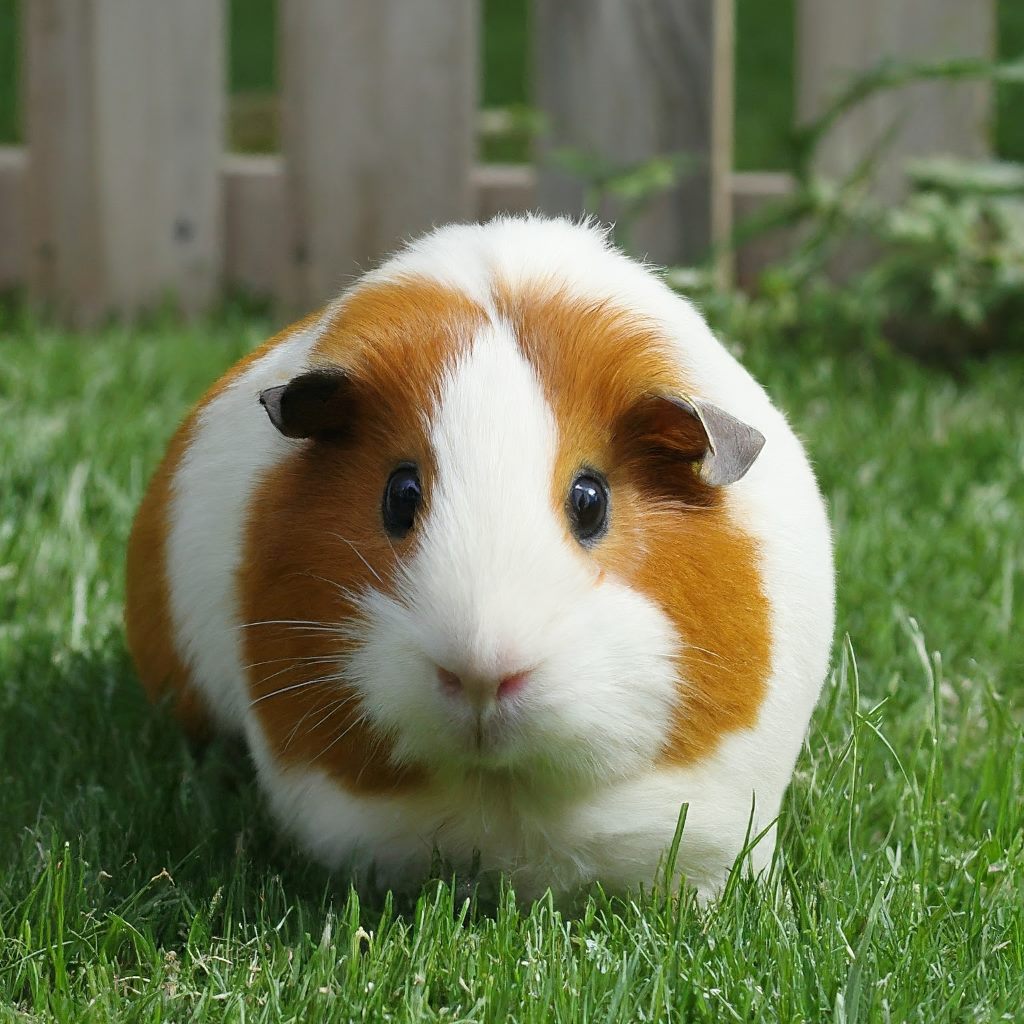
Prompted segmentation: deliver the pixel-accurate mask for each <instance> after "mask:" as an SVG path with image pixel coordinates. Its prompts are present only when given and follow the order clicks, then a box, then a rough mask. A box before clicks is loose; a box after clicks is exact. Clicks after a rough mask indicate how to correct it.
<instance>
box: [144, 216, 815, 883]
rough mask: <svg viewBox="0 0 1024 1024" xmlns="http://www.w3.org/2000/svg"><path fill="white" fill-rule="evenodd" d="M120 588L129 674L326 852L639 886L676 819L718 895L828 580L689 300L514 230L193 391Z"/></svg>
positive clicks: (614, 260)
mask: <svg viewBox="0 0 1024 1024" xmlns="http://www.w3.org/2000/svg"><path fill="white" fill-rule="evenodd" d="M126 604H127V607H126V626H127V635H128V643H129V646H130V649H131V652H132V655H133V657H134V660H135V663H136V666H137V669H138V673H139V676H140V677H141V680H142V682H143V684H144V686H145V688H146V690H147V691H148V693H149V694H150V695H151V696H152V697H154V698H157V697H161V696H163V697H164V698H165V699H169V701H170V703H171V704H172V705H173V707H174V709H175V710H176V713H177V715H178V716H179V718H180V720H181V721H182V722H183V723H184V725H185V727H186V728H188V729H189V730H191V731H192V732H195V733H200V734H201V733H209V732H211V731H213V732H222V733H235V734H239V735H240V736H242V737H244V740H245V742H246V744H247V746H248V750H249V751H250V753H251V757H252V760H253V762H254V764H255V768H256V772H257V774H258V778H259V783H260V785H261V788H262V790H263V791H264V792H265V795H266V798H267V800H268V802H269V805H270V807H271V809H272V813H273V815H274V816H275V817H276V819H278V821H279V822H280V824H281V825H282V826H283V827H284V828H285V829H287V830H288V831H289V832H290V833H291V835H292V836H294V837H295V838H296V839H297V840H298V842H299V843H300V845H301V846H302V847H304V848H305V849H306V850H307V851H308V852H309V853H310V854H312V855H313V856H315V857H316V858H318V859H319V860H321V861H323V862H325V863H327V864H329V865H333V866H336V867H338V868H344V869H346V870H349V871H352V872H353V876H354V877H360V873H372V875H373V877H374V878H375V879H376V881H377V883H378V884H386V885H389V886H394V887H400V886H408V885H410V884H414V883H415V882H416V881H417V880H418V879H423V878H424V877H425V876H426V875H427V873H428V872H429V871H430V868H431V865H436V864H437V863H438V860H437V859H435V858H439V859H440V862H441V863H444V864H447V865H449V866H451V867H452V868H453V869H454V870H456V871H458V870H460V869H462V870H467V869H470V868H472V870H474V871H476V872H480V873H481V875H483V874H488V873H490V875H491V877H501V876H503V875H504V876H507V877H508V878H509V879H510V881H511V884H512V886H513V888H514V889H515V891H516V893H517V895H518V896H519V897H520V898H525V899H529V898H532V897H534V896H536V895H538V894H539V893H542V892H543V891H544V890H546V889H548V888H550V889H551V890H552V891H553V892H554V893H555V894H556V896H565V897H566V898H571V895H572V894H573V893H575V892H577V891H578V890H579V889H580V887H581V886H584V885H586V884H588V883H591V882H594V881H598V882H600V883H602V884H603V885H604V886H605V887H607V888H608V889H610V890H612V891H622V890H628V889H631V888H633V887H636V886H640V885H646V884H650V883H652V882H655V881H656V880H657V879H659V878H661V877H662V876H661V874H660V873H661V872H662V871H663V870H664V865H665V858H666V852H667V851H668V850H669V848H671V847H673V846H674V839H675V837H676V834H677V825H678V823H679V822H680V819H681V814H682V813H685V819H684V827H683V830H682V836H681V841H680V842H679V845H678V848H677V852H676V859H675V870H676V876H675V877H674V878H673V882H674V883H679V882H682V881H685V883H686V884H688V885H690V886H693V887H696V889H697V892H698V894H699V896H700V897H702V898H708V897H710V896H713V895H714V894H715V893H716V892H717V891H718V890H719V889H720V888H721V886H722V884H723V882H724V880H725V879H726V878H727V876H728V874H729V872H730V870H731V869H732V867H733V865H734V863H735V862H737V860H738V859H739V860H740V861H741V862H742V863H743V864H745V865H747V866H748V867H749V868H752V869H753V870H754V871H755V872H760V871H762V870H763V869H764V868H765V867H766V866H767V865H769V863H770V862H771V859H772V853H773V848H774V843H775V821H776V818H777V815H778V813H779V807H780V801H781V799H782V797H783V794H784V792H785V789H786V787H787V785H788V783H789V780H790V777H791V775H792V771H793V766H794V762H795V760H796V757H797V754H798V752H799V749H800V747H801V744H802V742H803V737H804V734H805V732H806V729H807V724H808V720H809V717H810V715H811V711H812V709H813V707H814V704H815V702H816V700H817V697H818V693H819V690H820V688H821V685H822V681H823V679H824V677H825V674H826V671H827V669H828V662H829V655H830V647H831V642H832V632H833V614H834V612H833V607H834V576H833V566H832V553H831V537H830V529H829V525H828V519H827V515H826V510H825V506H824V502H823V500H822V497H821V495H820V492H819V490H818V487H817V484H816V482H815V478H814V475H813V472H812V469H811V466H810V464H809V462H808V459H807V456H806V455H805V452H804V450H803V447H802V446H801V443H800V441H798V439H797V438H796V436H795V435H794V433H793V431H792V430H791V429H790V427H789V426H788V425H787V422H786V420H785V418H784V417H783V415H782V414H781V413H780V412H779V411H778V410H776V409H775V408H774V407H773V405H772V404H771V402H770V401H769V399H768V397H767V395H766V394H765V392H764V390H763V389H762V388H761V387H760V385H758V384H757V383H756V382H755V381H754V379H753V378H752V377H751V376H750V374H749V373H748V372H747V371H746V370H745V369H743V367H742V366H740V364H739V363H738V362H737V361H736V359H735V358H734V357H733V356H732V355H731V354H730V353H729V352H728V351H727V350H726V349H725V348H724V347H723V346H722V345H721V344H720V343H719V342H718V341H717V340H716V339H715V337H714V336H713V334H712V333H711V331H710V329H709V328H708V326H707V325H706V323H705V322H704V320H703V319H702V318H701V316H700V315H699V314H698V313H697V312H696V311H695V309H694V308H693V306H691V305H690V304H689V303H688V302H686V301H685V300H684V299H682V298H680V297H679V296H678V295H677V294H675V293H674V292H673V291H672V290H671V289H670V288H669V287H668V286H667V285H666V284H665V283H664V282H663V281H662V280H661V279H660V278H659V277H658V276H656V275H655V274H654V273H653V272H652V271H651V270H650V269H648V268H646V267H644V266H642V265H641V264H639V263H636V262H634V261H632V260H631V259H629V258H627V257H626V256H625V255H623V254H622V253H621V252H619V251H618V250H616V249H615V248H614V247H613V246H612V245H611V244H610V242H609V240H608V238H607V237H606V234H605V232H604V231H602V230H600V229H599V228H597V227H595V226H593V225H591V224H581V223H577V222H573V221H569V220H565V219H544V218H541V217H526V218H501V219H497V220H494V221H491V222H489V223H487V224H483V225H470V226H466V225H456V226H449V227H444V228H441V229H438V230H435V231H432V232H431V233H429V234H427V235H426V236H424V237H422V238H420V239H419V240H417V241H414V242H412V243H411V244H409V245H408V246H407V247H405V248H404V249H402V250H401V251H400V252H398V254H397V255H395V256H393V257H392V258H391V259H389V260H387V261H386V262H385V263H384V264H383V265H382V266H381V267H379V269H377V270H374V271H372V272H370V273H367V274H366V275H364V276H363V277H362V278H361V279H360V280H359V281H357V282H356V283H355V284H354V285H353V286H352V287H351V288H349V289H348V290H347V291H346V292H345V293H344V294H343V295H342V296H341V297H340V298H338V299H337V300H336V301H334V302H332V303H331V304H329V305H328V306H327V307H326V308H324V309H323V310H321V311H319V312H317V313H314V314H313V315H311V316H308V317H307V318H306V319H304V320H301V321H300V322H298V323H297V324H295V325H294V326H292V327H289V328H288V329H287V330H284V331H283V332H282V333H280V334H278V335H277V336H276V337H274V338H272V339H271V340H270V341H268V342H266V344H264V345H263V346H262V347H261V348H258V349H257V350H256V351H255V352H253V353H252V354H251V355H250V356H248V357H247V358H245V359H243V360H242V361H241V362H240V363H238V364H237V365H236V366H235V367H233V368H232V369H231V370H229V371H228V372H227V373H226V374H225V375H224V376H223V377H222V378H221V379H220V380H219V381H218V382H217V383H216V384H214V385H213V387H212V388H211V389H210V390H209V391H208V392H207V393H206V395H205V396H204V397H203V398H202V399H201V400H200V402H199V403H198V405H197V406H196V407H195V409H194V410H193V411H192V413H191V414H190V415H189V416H188V418H187V419H186V420H185V422H184V424H183V425H182V426H181V427H180V429H179V430H178V432H177V433H176V434H175V435H174V437H173V439H172V440H171V442H170V445H169V448H168V451H167V454H166V456H165V458H164V460H163V462H162V463H161V465H160V467H159V468H158V469H157V471H156V474H155V476H154V477H153V479H152V482H151V483H150V485H149V488H148V491H147V493H146V495H145V497H144V499H143V501H142V505H141V508H140V509H139V512H138V516H137V518H136V520H135V525H134V528H133V531H132V535H131V540H130V543H129V549H128V563H127V602H126ZM683 805H686V808H685V812H684V810H683ZM757 837H760V838H759V841H757V842H753V840H754V839H755V838H757Z"/></svg>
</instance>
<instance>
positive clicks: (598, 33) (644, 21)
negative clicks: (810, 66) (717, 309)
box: [534, 0, 733, 264]
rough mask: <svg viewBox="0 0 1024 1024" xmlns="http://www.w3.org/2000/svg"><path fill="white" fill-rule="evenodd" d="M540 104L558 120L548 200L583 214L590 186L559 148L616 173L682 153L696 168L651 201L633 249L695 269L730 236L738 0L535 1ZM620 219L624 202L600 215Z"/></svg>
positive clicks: (549, 157)
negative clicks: (559, 158)
mask: <svg viewBox="0 0 1024 1024" xmlns="http://www.w3.org/2000/svg"><path fill="white" fill-rule="evenodd" d="M534 10H535V25H536V30H535V32H534V40H535V43H534V48H535V51H536V69H535V90H536V100H537V103H538V106H539V107H540V109H541V111H542V113H543V115H544V117H545V118H546V120H547V124H548V131H547V132H546V134H545V137H544V139H543V141H542V145H541V163H542V170H541V176H540V186H539V188H540V193H539V199H540V204H541V206H542V207H543V208H544V209H545V210H547V211H549V212H552V213H570V214H577V213H579V212H580V211H581V210H582V209H583V207H584V193H585V188H584V183H583V181H582V180H581V178H580V176H579V175H574V174H570V173H566V172H565V171H564V170H562V169H560V168H558V167H557V166H555V164H554V163H553V159H554V155H555V154H556V152H557V151H558V150H560V149H565V148H569V149H572V150H576V151H578V152H581V153H586V154H591V155H593V156H595V157H597V158H599V159H600V160H602V161H604V162H611V163H613V164H615V165H627V164H635V163H639V162H642V161H646V160H649V159H650V158H652V157H655V156H665V155H671V154H682V155H684V156H685V157H687V158H688V159H689V160H691V161H692V166H691V167H690V169H689V172H688V173H687V174H686V176H685V177H684V178H683V179H682V180H681V181H680V182H679V184H678V185H677V186H676V187H674V188H672V189H670V190H668V191H667V192H665V193H663V194H661V195H660V196H658V197H657V198H656V199H654V200H653V201H651V202H650V203H649V204H648V206H647V208H646V211H645V212H644V213H643V215H642V216H641V217H640V218H639V219H638V220H637V222H636V223H635V225H633V226H632V228H631V230H630V243H631V248H632V249H634V250H636V251H638V252H640V253H643V254H646V255H649V256H650V258H651V259H653V260H654V261H656V262H658V263H669V264H671V263H695V262H698V261H700V260H702V259H703V258H705V257H706V256H707V255H708V253H709V251H710V248H711V245H712V243H713V241H715V240H723V239H725V238H726V237H727V236H728V233H729V220H730V205H729V200H728V180H727V179H728V173H729V171H730V170H731V167H732V79H733V55H732V51H733V46H732V41H733V5H732V0H534ZM594 212H596V213H598V214H599V215H600V216H602V217H604V218H605V219H613V220H614V219H618V218H621V216H622V214H623V207H622V205H621V204H617V203H614V202H613V203H610V204H609V206H608V207H607V208H606V209H602V210H598V211H594Z"/></svg>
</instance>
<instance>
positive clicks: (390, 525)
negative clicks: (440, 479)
mask: <svg viewBox="0 0 1024 1024" xmlns="http://www.w3.org/2000/svg"><path fill="white" fill-rule="evenodd" d="M422 500H423V488H422V487H421V486H420V475H419V473H418V472H417V471H416V467H415V466H408V465H407V466H399V467H398V469H396V470H395V471H394V472H393V473H392V474H391V476H389V477H388V482H387V486H386V487H385V488H384V501H383V502H382V504H381V516H382V518H383V519H384V528H385V529H386V530H387V531H388V533H390V534H391V536H392V537H404V536H405V535H406V534H407V533H408V532H409V531H410V530H411V529H412V528H413V524H414V523H415V522H416V511H417V510H418V509H419V507H420V502H421V501H422Z"/></svg>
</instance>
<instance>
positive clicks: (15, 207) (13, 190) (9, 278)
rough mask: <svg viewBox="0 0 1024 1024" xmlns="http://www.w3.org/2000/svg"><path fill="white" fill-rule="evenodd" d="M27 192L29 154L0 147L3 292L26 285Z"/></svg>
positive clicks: (0, 271) (0, 273)
mask: <svg viewBox="0 0 1024 1024" xmlns="http://www.w3.org/2000/svg"><path fill="white" fill-rule="evenodd" d="M27 189H28V153H27V152H26V150H25V149H24V148H23V147H21V146H0V291H7V290H8V289H11V288H17V287H18V286H19V285H22V284H24V283H25V277H26V269H25V265H26V261H27V259H28V223H27V220H26V216H25V212H26V211H25V205H26V203H25V199H26V192H27Z"/></svg>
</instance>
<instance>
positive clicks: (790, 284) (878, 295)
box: [733, 59, 1024, 362]
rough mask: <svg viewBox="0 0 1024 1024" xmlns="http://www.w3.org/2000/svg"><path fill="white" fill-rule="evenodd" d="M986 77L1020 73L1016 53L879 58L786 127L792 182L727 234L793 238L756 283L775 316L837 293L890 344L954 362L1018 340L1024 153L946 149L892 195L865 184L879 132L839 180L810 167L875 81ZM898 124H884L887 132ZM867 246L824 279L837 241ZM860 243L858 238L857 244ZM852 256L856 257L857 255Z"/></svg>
mask: <svg viewBox="0 0 1024 1024" xmlns="http://www.w3.org/2000/svg"><path fill="white" fill-rule="evenodd" d="M978 77H982V78H988V79H991V80H992V81H994V82H997V83H1004V84H1005V83H1020V82H1022V81H1024V59H1020V60H1016V61H1010V62H1006V63H1002V64H992V63H991V62H986V61H979V60H956V61H946V62H942V63H939V64H909V65H896V64H892V63H885V64H882V65H880V66H879V67H877V68H875V69H873V70H872V71H870V72H869V73H867V74H865V75H864V76H861V77H860V78H857V79H855V80H854V81H853V82H852V83H851V84H850V85H849V86H848V87H847V89H846V90H844V92H843V93H842V94H841V95H840V96H839V97H837V99H836V100H835V101H834V103H833V104H832V105H831V106H830V107H829V108H828V109H827V110H826V111H824V112H823V113H822V115H821V116H820V117H819V118H818V119H817V120H816V121H814V122H813V123H811V124H809V125H807V126H806V127H804V128H802V129H801V130H800V131H799V132H797V133H796V134H795V136H794V142H793V152H794V166H795V169H796V181H797V187H796V189H795V191H794V193H793V194H792V195H791V196H789V197H787V198H786V199H784V200H783V201H781V202H780V203H778V204H776V205H774V206H773V207H770V208H768V209H766V210H765V211H763V212H762V213H761V214H760V215H759V216H758V217H757V218H756V219H754V220H751V221H748V222H747V223H745V224H743V225H741V226H740V228H739V229H738V231H737V233H736V235H735V237H734V239H733V244H734V245H735V244H741V243H742V242H744V241H746V240H749V239H751V238H753V237H757V236H758V235H759V234H762V233H765V232H769V231H775V230H779V229H780V228H785V229H787V230H789V231H791V232H792V233H793V237H794V238H796V239H797V241H796V244H795V245H794V247H793V250H792V253H791V254H790V256H789V258H788V259H787V260H786V261H785V262H784V263H783V264H782V265H780V266H778V267H775V268H772V270H771V271H770V272H769V273H767V274H766V275H765V276H764V278H763V279H762V282H761V289H762V292H763V293H764V294H766V295H767V296H768V298H769V300H770V309H771V312H772V314H773V315H775V316H778V315H779V314H783V315H784V314H785V313H786V312H787V311H789V312H790V313H791V314H793V316H794V318H795V320H794V324H795V321H796V319H797V318H798V317H799V315H800V313H801V312H803V311H806V310H808V309H810V308H813V307H814V306H815V305H820V304H821V303H822V302H825V303H827V302H828V301H829V300H830V299H832V300H834V302H835V304H836V306H837V312H839V311H840V310H839V308H838V307H841V306H846V307H850V305H851V299H853V300H854V301H853V308H854V310H855V316H856V318H857V319H858V320H859V321H860V322H861V323H864V322H870V323H875V324H877V325H878V326H879V327H880V329H881V331H882V333H883V335H884V336H885V337H886V338H887V339H888V340H889V341H890V342H891V343H892V344H893V345H895V346H896V347H898V348H900V349H902V350H904V351H907V352H909V353H911V354H913V355H915V356H917V357H921V358H929V359H938V360H943V361H947V362H955V361H958V360H960V359H962V358H964V357H967V356H972V355H980V354H985V353H988V352H991V351H993V350H995V349H998V348H1007V349H1018V348H1021V347H1024V230H1022V229H1024V164H1018V163H1012V162H1002V163H991V162H970V161H955V160H952V159H948V158H946V159H931V160H924V161H916V162H913V163H910V164H908V166H907V167H906V168H905V171H906V174H907V178H908V186H909V189H908V196H907V198H906V199H905V200H904V201H902V202H901V203H899V204H897V205H895V206H885V205H882V204H880V203H878V202H877V201H875V200H874V199H873V198H872V197H871V194H870V191H869V189H868V188H867V182H868V181H869V179H870V177H871V174H872V172H873V170H874V168H875V167H876V166H877V163H878V161H879V160H880V159H881V158H882V156H883V155H884V152H885V148H886V145H887V141H888V137H886V138H884V139H883V140H882V141H881V142H880V143H879V144H878V145H876V146H875V147H874V148H873V149H872V150H871V151H870V152H868V153H866V154H864V156H863V158H862V160H861V162H860V163H859V165H858V166H857V167H856V168H855V169H854V171H853V172H852V173H851V174H850V175H849V176H848V177H847V179H846V180H844V181H839V182H834V181H828V180H823V179H822V178H821V177H819V176H818V175H817V174H816V173H815V170H814V168H815V156H816V153H817V149H818V146H819V145H820V143H821V141H822V139H823V138H824V137H825V135H826V134H827V132H828V131H829V130H830V129H831V127H832V126H833V125H834V124H835V123H836V121H837V120H838V119H839V118H840V117H841V116H842V115H844V114H845V113H847V112H849V111H850V110H852V109H853V108H854V107H855V106H857V105H858V104H859V103H862V102H864V101H865V100H866V99H868V98H870V97H871V96H873V95H875V94H876V93H877V92H879V91H882V90H886V89H893V88H899V87H903V86H906V85H908V84H910V83H913V82H917V81H928V80H953V81H957V80H962V79H968V78H978ZM895 127H896V126H893V128H892V129H891V132H890V134H891V133H892V131H895ZM851 246H853V247H855V248H854V251H855V252H859V253H860V254H861V260H860V262H861V263H862V264H863V262H865V256H864V254H868V255H869V259H867V263H868V265H867V268H866V269H855V270H854V271H853V272H852V273H851V272H849V270H847V274H846V275H845V276H846V278H847V279H846V280H845V281H844V282H843V288H842V290H839V289H838V288H835V287H833V286H832V285H831V284H830V276H831V275H832V273H833V272H834V271H835V268H836V262H835V260H836V257H837V254H838V253H840V252H841V251H845V252H847V253H849V252H850V250H851ZM857 246H859V249H858V248H856V247H857ZM856 264H857V260H854V265H855V266H856Z"/></svg>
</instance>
